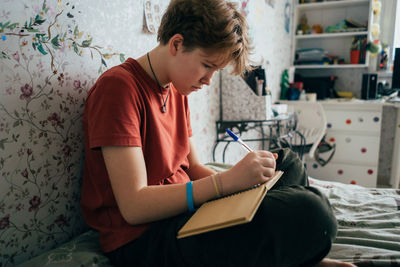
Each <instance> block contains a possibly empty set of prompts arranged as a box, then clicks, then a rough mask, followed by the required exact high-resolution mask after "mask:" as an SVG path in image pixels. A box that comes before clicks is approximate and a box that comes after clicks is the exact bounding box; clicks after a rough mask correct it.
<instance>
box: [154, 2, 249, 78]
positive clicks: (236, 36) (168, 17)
mask: <svg viewBox="0 0 400 267" xmlns="http://www.w3.org/2000/svg"><path fill="white" fill-rule="evenodd" d="M177 33H179V34H181V35H182V36H183V38H184V39H183V45H184V47H185V50H186V51H191V50H193V49H195V48H201V49H204V50H206V51H209V52H219V53H221V54H222V55H224V57H225V58H226V61H229V62H231V63H232V65H233V71H232V72H233V73H234V74H242V73H243V72H244V71H246V70H248V69H249V68H250V67H249V55H250V52H251V50H252V48H251V46H250V39H249V36H248V25H247V22H246V19H245V17H244V16H243V15H242V14H241V13H240V11H238V10H237V8H236V6H235V4H233V3H230V2H227V1H225V0H171V3H170V4H169V6H168V8H167V10H166V11H165V14H164V15H163V17H162V20H161V25H160V28H159V29H158V36H157V40H158V41H159V42H160V43H161V44H162V45H165V44H167V43H168V41H169V39H170V38H171V37H172V36H173V35H174V34H177Z"/></svg>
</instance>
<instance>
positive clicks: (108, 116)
mask: <svg viewBox="0 0 400 267" xmlns="http://www.w3.org/2000/svg"><path fill="white" fill-rule="evenodd" d="M169 86H170V88H171V89H170V95H169V98H168V101H167V112H166V113H162V112H161V105H162V98H161V93H160V90H159V89H158V85H157V84H156V82H155V81H154V80H153V79H151V77H150V76H149V75H148V74H147V73H146V72H145V71H144V69H143V68H142V67H141V66H140V65H139V64H138V63H137V62H136V61H135V60H134V59H131V58H129V59H128V60H127V61H126V62H125V63H123V64H121V65H119V66H116V67H113V68H111V69H110V70H108V71H106V72H105V73H103V74H102V75H101V76H100V77H99V79H98V80H97V82H96V83H95V84H94V86H93V87H92V88H91V90H90V91H89V93H88V97H87V99H86V104H85V110H84V115H83V130H84V137H85V169H84V175H83V184H82V200H81V207H82V212H83V215H84V217H85V220H86V222H87V223H88V224H89V226H91V227H93V228H94V229H97V230H98V231H99V239H100V246H101V248H102V250H103V251H104V252H110V251H113V250H115V249H117V248H119V247H121V246H122V245H124V244H126V243H128V242H130V241H132V240H134V239H136V238H138V237H139V236H140V235H141V234H142V233H143V232H144V231H145V230H146V229H147V228H148V226H149V224H143V225H130V224H128V223H127V222H126V221H125V220H124V219H123V217H122V215H121V213H120V212H119V209H118V206H117V203H116V200H115V198H114V194H113V191H112V188H111V183H110V180H109V177H108V174H107V170H106V166H105V163H104V159H103V155H102V152H101V149H100V148H101V147H103V146H135V147H141V148H142V150H143V155H144V159H145V162H146V172H147V183H148V184H149V185H157V184H171V183H186V182H188V181H189V177H188V175H187V174H186V172H185V170H186V169H187V168H188V167H189V162H188V159H187V155H188V154H189V152H190V146H189V137H190V136H191V135H192V130H191V127H190V113H189V107H188V100H187V97H186V96H183V95H181V94H179V93H178V92H177V91H176V89H175V88H174V86H173V85H172V83H171V84H170V85H169ZM164 91H167V90H164ZM163 93H164V95H163V97H164V99H166V94H167V92H163Z"/></svg>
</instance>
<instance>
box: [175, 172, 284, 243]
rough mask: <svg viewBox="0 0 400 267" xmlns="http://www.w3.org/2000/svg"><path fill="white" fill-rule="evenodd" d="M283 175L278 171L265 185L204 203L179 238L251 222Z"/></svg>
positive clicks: (179, 232)
mask: <svg viewBox="0 0 400 267" xmlns="http://www.w3.org/2000/svg"><path fill="white" fill-rule="evenodd" d="M282 174H283V172H282V171H276V172H275V175H274V176H273V177H272V178H271V179H270V180H268V181H267V182H265V183H263V184H260V185H256V186H253V187H251V188H249V189H246V190H243V191H240V192H237V193H234V194H231V195H228V196H225V197H222V198H218V199H215V200H211V201H208V202H205V203H203V204H202V205H201V206H200V208H199V209H198V210H197V211H196V212H195V213H194V214H193V215H192V217H191V218H190V219H189V220H188V221H187V222H186V224H185V225H184V226H183V227H182V228H181V229H180V230H179V231H178V235H177V238H183V237H187V236H192V235H197V234H201V233H205V232H210V231H214V230H217V229H221V228H226V227H230V226H234V225H238V224H243V223H248V222H250V221H251V220H252V219H253V217H254V214H255V213H256V211H257V209H258V207H259V206H260V204H261V202H262V201H263V199H264V197H265V195H266V194H267V191H268V190H269V189H271V188H272V186H273V185H274V184H275V183H276V182H277V181H278V180H279V178H280V177H281V176H282Z"/></svg>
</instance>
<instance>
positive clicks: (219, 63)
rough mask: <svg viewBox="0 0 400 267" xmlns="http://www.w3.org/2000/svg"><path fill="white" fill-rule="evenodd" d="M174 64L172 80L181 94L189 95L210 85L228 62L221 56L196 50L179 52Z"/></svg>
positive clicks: (170, 73)
mask: <svg viewBox="0 0 400 267" xmlns="http://www.w3.org/2000/svg"><path fill="white" fill-rule="evenodd" d="M225 61H226V60H225ZM172 64H173V66H170V68H169V69H170V72H169V75H170V77H169V78H170V80H171V81H172V83H173V84H174V87H175V88H176V89H177V90H178V92H179V93H181V94H182V95H189V94H190V93H192V92H195V91H198V90H200V89H201V88H202V86H203V85H210V80H211V78H212V76H213V74H214V73H215V72H216V71H217V70H220V69H222V68H224V67H225V66H226V65H227V64H228V62H224V59H223V57H222V56H221V55H220V54H216V53H214V54H209V53H207V52H206V51H205V50H203V49H200V48H196V49H194V50H192V51H190V52H184V51H182V50H179V51H178V52H177V54H176V57H175V59H174V61H173V62H172Z"/></svg>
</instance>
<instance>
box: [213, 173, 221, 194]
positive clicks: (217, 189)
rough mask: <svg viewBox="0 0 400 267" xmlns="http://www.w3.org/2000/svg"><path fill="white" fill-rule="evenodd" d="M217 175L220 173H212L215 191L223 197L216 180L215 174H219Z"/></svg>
mask: <svg viewBox="0 0 400 267" xmlns="http://www.w3.org/2000/svg"><path fill="white" fill-rule="evenodd" d="M217 175H218V173H217V174H213V175H211V179H212V181H213V184H214V188H215V192H217V196H218V197H221V193H220V192H219V188H218V185H217V182H216V181H215V176H217Z"/></svg>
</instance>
